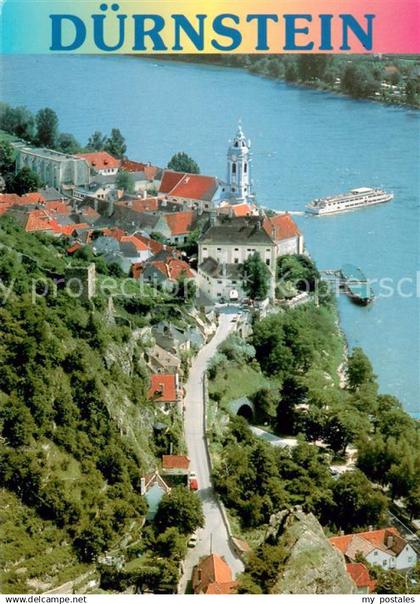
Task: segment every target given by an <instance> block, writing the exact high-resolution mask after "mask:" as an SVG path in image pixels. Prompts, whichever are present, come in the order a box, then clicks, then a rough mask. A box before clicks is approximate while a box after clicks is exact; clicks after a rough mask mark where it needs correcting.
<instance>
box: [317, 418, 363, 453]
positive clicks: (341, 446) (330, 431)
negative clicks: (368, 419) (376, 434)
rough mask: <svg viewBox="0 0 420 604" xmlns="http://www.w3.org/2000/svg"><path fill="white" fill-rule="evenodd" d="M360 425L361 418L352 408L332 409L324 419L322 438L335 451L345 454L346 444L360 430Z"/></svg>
mask: <svg viewBox="0 0 420 604" xmlns="http://www.w3.org/2000/svg"><path fill="white" fill-rule="evenodd" d="M361 426H362V421H361V418H360V416H359V415H357V413H355V412H354V410H349V409H338V410H337V411H332V412H331V413H329V415H328V416H327V419H326V423H325V428H324V440H325V442H326V443H327V444H328V445H329V446H330V447H331V449H332V450H333V451H334V452H335V453H341V455H345V453H346V449H347V445H349V443H351V442H352V440H353V439H354V437H355V436H356V435H357V434H359V433H360V432H361V431H362V430H361Z"/></svg>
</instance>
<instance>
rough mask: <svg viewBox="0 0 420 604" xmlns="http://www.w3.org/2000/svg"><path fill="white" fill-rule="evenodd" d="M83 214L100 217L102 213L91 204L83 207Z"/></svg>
mask: <svg viewBox="0 0 420 604" xmlns="http://www.w3.org/2000/svg"><path fill="white" fill-rule="evenodd" d="M81 212H82V216H89V217H90V218H99V216H100V214H99V212H97V211H96V210H95V208H91V207H90V206H84V207H83V208H81Z"/></svg>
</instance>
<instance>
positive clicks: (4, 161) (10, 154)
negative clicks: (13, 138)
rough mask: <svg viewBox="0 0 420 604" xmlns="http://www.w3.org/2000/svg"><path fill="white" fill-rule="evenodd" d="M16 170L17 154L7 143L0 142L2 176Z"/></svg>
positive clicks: (0, 170) (0, 172) (0, 169)
mask: <svg viewBox="0 0 420 604" xmlns="http://www.w3.org/2000/svg"><path fill="white" fill-rule="evenodd" d="M14 168H15V152H14V150H13V147H12V145H11V144H10V143H8V142H7V141H0V174H3V175H5V174H7V173H8V172H12V171H13V170H14Z"/></svg>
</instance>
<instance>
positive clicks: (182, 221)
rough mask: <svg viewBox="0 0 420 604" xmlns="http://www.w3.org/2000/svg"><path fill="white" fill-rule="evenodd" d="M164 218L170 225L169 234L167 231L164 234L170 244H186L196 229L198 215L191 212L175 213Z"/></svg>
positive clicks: (165, 215)
mask: <svg viewBox="0 0 420 604" xmlns="http://www.w3.org/2000/svg"><path fill="white" fill-rule="evenodd" d="M164 218H165V220H166V224H167V225H168V229H169V234H168V233H167V231H166V232H165V233H162V234H164V235H165V236H166V238H167V240H168V241H169V243H173V244H179V243H185V242H186V241H187V239H188V235H189V234H190V233H191V231H192V230H193V228H194V223H195V221H196V213H195V212H193V211H191V210H189V211H186V212H173V213H172V214H164Z"/></svg>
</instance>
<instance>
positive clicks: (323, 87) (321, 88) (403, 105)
mask: <svg viewBox="0 0 420 604" xmlns="http://www.w3.org/2000/svg"><path fill="white" fill-rule="evenodd" d="M125 56H130V57H137V56H139V55H125ZM213 56H214V55H209V56H207V55H187V54H186V55H174V56H173V58H172V56H169V55H168V56H162V55H148V56H146V55H140V58H141V59H146V60H155V61H159V62H164V63H180V64H194V65H205V66H206V67H217V68H223V69H238V70H241V71H244V72H246V73H248V74H249V75H254V76H258V77H261V78H264V79H266V80H271V81H273V82H282V83H283V84H286V85H288V86H292V87H294V88H300V89H302V90H316V91H318V92H326V93H330V94H333V95H334V96H337V97H339V98H343V99H349V100H351V101H369V102H373V103H378V104H380V105H385V106H390V107H395V108H398V109H411V110H415V111H416V110H417V111H418V110H420V104H412V103H407V102H403V101H401V100H397V99H395V100H393V99H392V98H388V99H384V98H375V97H372V96H366V97H363V96H360V97H358V96H351V95H350V94H346V93H345V92H343V91H342V90H340V89H339V88H337V87H336V86H335V85H332V86H330V85H328V83H327V82H325V81H322V80H319V79H318V80H317V81H313V82H311V81H302V80H298V81H290V80H288V79H287V78H286V77H285V76H277V77H276V76H272V75H270V74H269V73H265V72H264V71H259V70H258V69H256V70H253V69H251V66H248V67H247V66H245V65H229V64H227V63H223V62H222V61H217V60H216V61H215V60H212V59H211V58H210V57H213ZM216 56H218V55H216ZM243 56H249V55H243ZM251 56H254V55H251ZM291 56H292V55H291ZM332 56H335V55H332Z"/></svg>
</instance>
